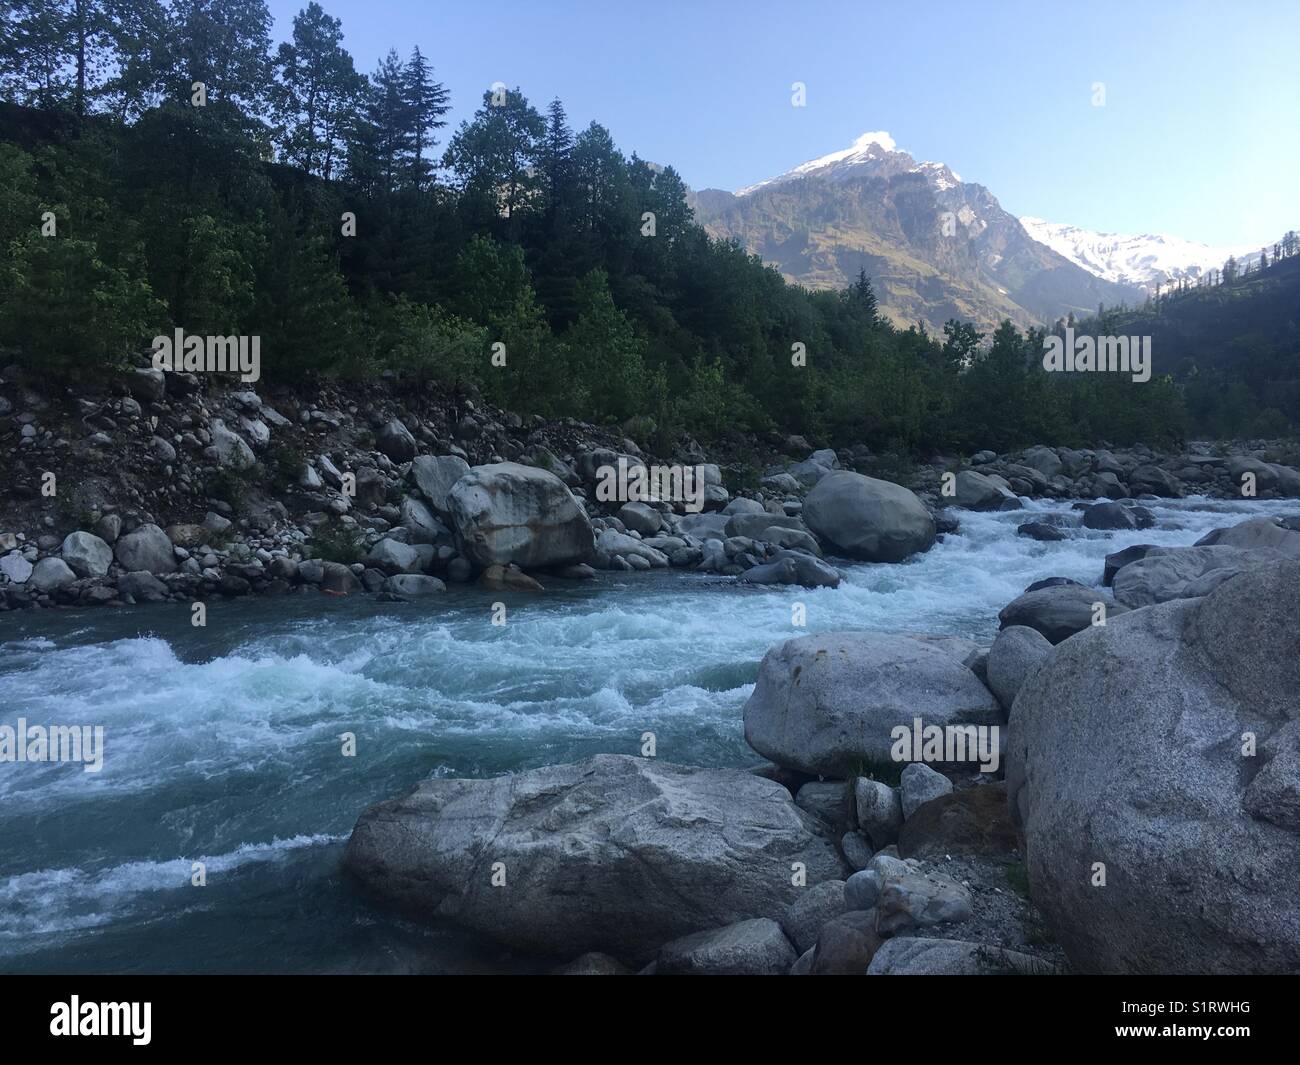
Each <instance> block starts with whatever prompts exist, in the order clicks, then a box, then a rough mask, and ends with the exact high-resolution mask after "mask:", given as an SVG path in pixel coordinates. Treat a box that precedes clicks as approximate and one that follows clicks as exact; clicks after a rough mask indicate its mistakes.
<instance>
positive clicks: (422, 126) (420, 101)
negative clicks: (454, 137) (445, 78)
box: [402, 45, 451, 188]
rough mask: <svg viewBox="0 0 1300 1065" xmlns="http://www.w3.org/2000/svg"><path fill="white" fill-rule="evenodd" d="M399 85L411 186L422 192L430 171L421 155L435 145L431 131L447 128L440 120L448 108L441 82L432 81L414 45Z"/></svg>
mask: <svg viewBox="0 0 1300 1065" xmlns="http://www.w3.org/2000/svg"><path fill="white" fill-rule="evenodd" d="M402 85H403V90H404V93H405V96H406V106H407V108H408V110H409V116H410V117H409V121H410V124H411V166H410V170H411V184H413V185H414V186H415V187H416V188H422V187H423V186H424V184H425V183H426V182H427V181H428V179H429V175H430V173H431V171H432V170H433V166H432V164H431V163H428V162H426V161H425V158H424V152H425V149H429V150H430V151H432V149H433V147H434V146H435V145H436V144H437V143H438V142H437V141H436V140H434V139H433V131H434V130H437V129H442V127H443V126H445V125H446V124H447V120H446V119H445V118H443V116H444V115H445V114H446V113H447V111H448V109H449V108H450V106H451V105H450V104H449V103H448V102H447V101H448V98H449V94H448V92H447V88H446V86H444V85H443V84H442V82H440V81H435V80H434V77H433V67H431V66H430V65H429V61H428V60H427V59H425V58H424V56H423V54H422V53H421V52H420V48H419V46H418V45H417V46H416V47H415V48H413V49H412V50H411V58H410V59H408V60H407V61H406V66H405V67H404V68H403V69H402Z"/></svg>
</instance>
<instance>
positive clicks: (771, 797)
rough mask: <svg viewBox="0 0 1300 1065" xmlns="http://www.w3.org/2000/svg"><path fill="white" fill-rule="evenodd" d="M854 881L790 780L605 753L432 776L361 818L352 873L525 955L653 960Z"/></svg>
mask: <svg viewBox="0 0 1300 1065" xmlns="http://www.w3.org/2000/svg"><path fill="white" fill-rule="evenodd" d="M794 862H800V863H803V866H804V868H805V869H806V871H807V883H808V884H809V885H813V884H817V883H820V882H821V881H823V880H839V879H842V878H843V875H844V872H845V870H844V868H843V864H842V862H841V860H840V858H839V855H838V854H837V853H836V851H835V847H834V844H833V843H830V842H828V841H827V840H826V839H825V838H823V837H822V836H820V835H818V834H817V829H816V822H815V821H814V820H813V819H812V818H811V817H809V816H808V815H807V814H806V813H804V812H803V811H802V810H800V809H799V808H798V807H797V806H796V805H795V804H794V801H793V799H792V798H791V797H790V793H789V791H787V790H786V789H785V788H784V787H782V786H781V785H780V784H778V783H776V782H775V781H772V780H767V779H765V778H763V777H760V776H756V775H754V774H752V773H748V772H745V771H743V770H731V769H693V768H687V767H684V766H675V765H670V764H667V763H664V762H658V761H655V760H653V759H649V758H633V757H629V756H626V755H609V754H606V755H597V756H596V757H595V758H591V759H589V760H587V761H585V762H580V763H577V764H575V765H557V766H546V767H544V768H541V769H533V770H528V771H526V772H522V773H518V774H515V775H512V776H505V777H496V778H493V779H490V780H449V779H435V780H425V781H422V782H421V783H420V784H418V785H417V786H416V787H415V789H414V790H412V791H411V792H409V793H407V794H406V795H405V796H403V797H402V798H399V799H393V800H390V801H388V802H381V803H379V804H377V805H375V806H372V807H370V808H369V809H368V810H366V811H365V812H364V813H363V814H362V815H361V817H360V819H359V820H358V821H357V825H356V828H355V829H354V830H353V832H352V837H351V839H350V840H349V841H348V845H347V849H346V853H345V855H344V864H345V867H346V868H347V869H348V870H349V871H350V872H351V873H352V874H353V875H354V876H356V877H357V878H359V880H360V881H361V882H362V884H363V885H364V886H365V887H366V888H367V889H369V890H370V891H371V892H372V893H374V894H375V895H376V896H378V897H379V898H381V899H384V900H386V901H388V902H390V903H393V904H396V905H399V906H401V907H402V908H404V909H406V910H408V911H413V912H416V913H419V914H423V915H426V916H428V917H431V918H438V919H443V920H449V921H452V922H455V923H457V924H460V925H462V926H464V927H467V928H470V929H474V930H477V931H479V932H482V933H484V934H486V935H489V936H491V937H494V938H495V939H497V940H499V941H501V942H504V943H507V944H509V945H511V946H512V947H515V948H517V949H521V950H530V951H536V952H539V953H544V954H555V955H558V956H573V955H574V954H580V953H582V952H583V951H586V950H601V951H605V952H607V953H609V954H613V955H614V956H616V957H618V958H620V959H623V960H626V961H635V962H644V961H647V960H649V959H650V958H651V957H652V956H653V955H654V954H655V952H656V951H658V949H659V947H660V946H662V945H663V944H664V943H667V942H669V941H670V940H674V939H677V938H679V937H681V936H685V935H689V934H691V933H693V932H701V931H705V930H707V929H712V928H718V927H719V926H721V925H728V924H734V923H736V922H738V921H745V920H749V919H751V918H759V917H770V918H773V919H779V918H780V917H781V916H782V915H783V914H784V913H785V912H786V910H787V909H788V907H789V906H790V904H791V903H793V902H794V901H795V900H796V899H798V898H799V897H800V895H801V893H802V892H803V891H804V890H806V888H802V887H797V886H795V884H794V882H793V880H792V873H791V863H794Z"/></svg>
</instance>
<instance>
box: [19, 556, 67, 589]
mask: <svg viewBox="0 0 1300 1065" xmlns="http://www.w3.org/2000/svg"><path fill="white" fill-rule="evenodd" d="M76 579H77V575H76V574H75V573H73V572H72V570H71V569H70V568H69V567H68V564H67V563H66V562H64V561H63V559H61V558H43V559H41V560H40V561H39V562H37V563H36V565H35V566H33V567H32V572H31V576H29V577H28V578H27V584H28V586H29V587H31V588H34V589H35V590H36V591H38V592H44V593H47V594H48V593H49V592H57V591H59V589H61V588H66V587H67V586H68V585H69V584H71V583H72V582H73V581H75V580H76Z"/></svg>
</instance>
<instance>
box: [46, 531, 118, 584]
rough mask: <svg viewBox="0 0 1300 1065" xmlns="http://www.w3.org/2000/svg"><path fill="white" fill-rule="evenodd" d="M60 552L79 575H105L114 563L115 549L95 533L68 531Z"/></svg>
mask: <svg viewBox="0 0 1300 1065" xmlns="http://www.w3.org/2000/svg"><path fill="white" fill-rule="evenodd" d="M59 553H60V554H61V555H62V556H63V561H64V562H66V563H67V564H68V566H69V567H70V568H71V570H72V572H73V573H75V574H76V575H77V576H78V577H105V576H107V575H108V567H109V566H111V565H112V564H113V549H112V548H111V547H109V546H108V544H106V543H104V541H103V540H101V539H100V538H99V537H98V536H96V535H95V534H94V533H88V532H80V531H78V532H73V533H68V535H67V536H66V537H65V538H64V540H63V546H62V547H61V548H60V549H59Z"/></svg>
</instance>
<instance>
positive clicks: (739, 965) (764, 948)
mask: <svg viewBox="0 0 1300 1065" xmlns="http://www.w3.org/2000/svg"><path fill="white" fill-rule="evenodd" d="M797 957H798V954H797V953H796V952H795V949H794V947H792V946H791V945H790V941H789V940H788V939H786V937H785V933H784V932H783V931H782V930H781V926H780V925H779V924H777V923H776V922H775V921H773V920H772V919H771V918H770V917H756V918H754V919H752V920H748V921H737V922H736V923H735V924H730V925H727V926H726V927H724V928H713V929H710V930H709V931H707V932H695V933H694V934H692V935H689V936H683V937H682V938H681V939H676V940H673V942H671V943H667V944H665V945H664V946H663V947H662V948H660V951H659V958H658V962H659V964H658V965H657V967H656V972H658V973H659V974H660V975H664V976H671V975H679V974H685V975H700V976H710V975H712V976H784V975H785V974H786V973H787V972H789V970H790V966H791V965H793V964H794V962H795V959H796V958H797Z"/></svg>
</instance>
